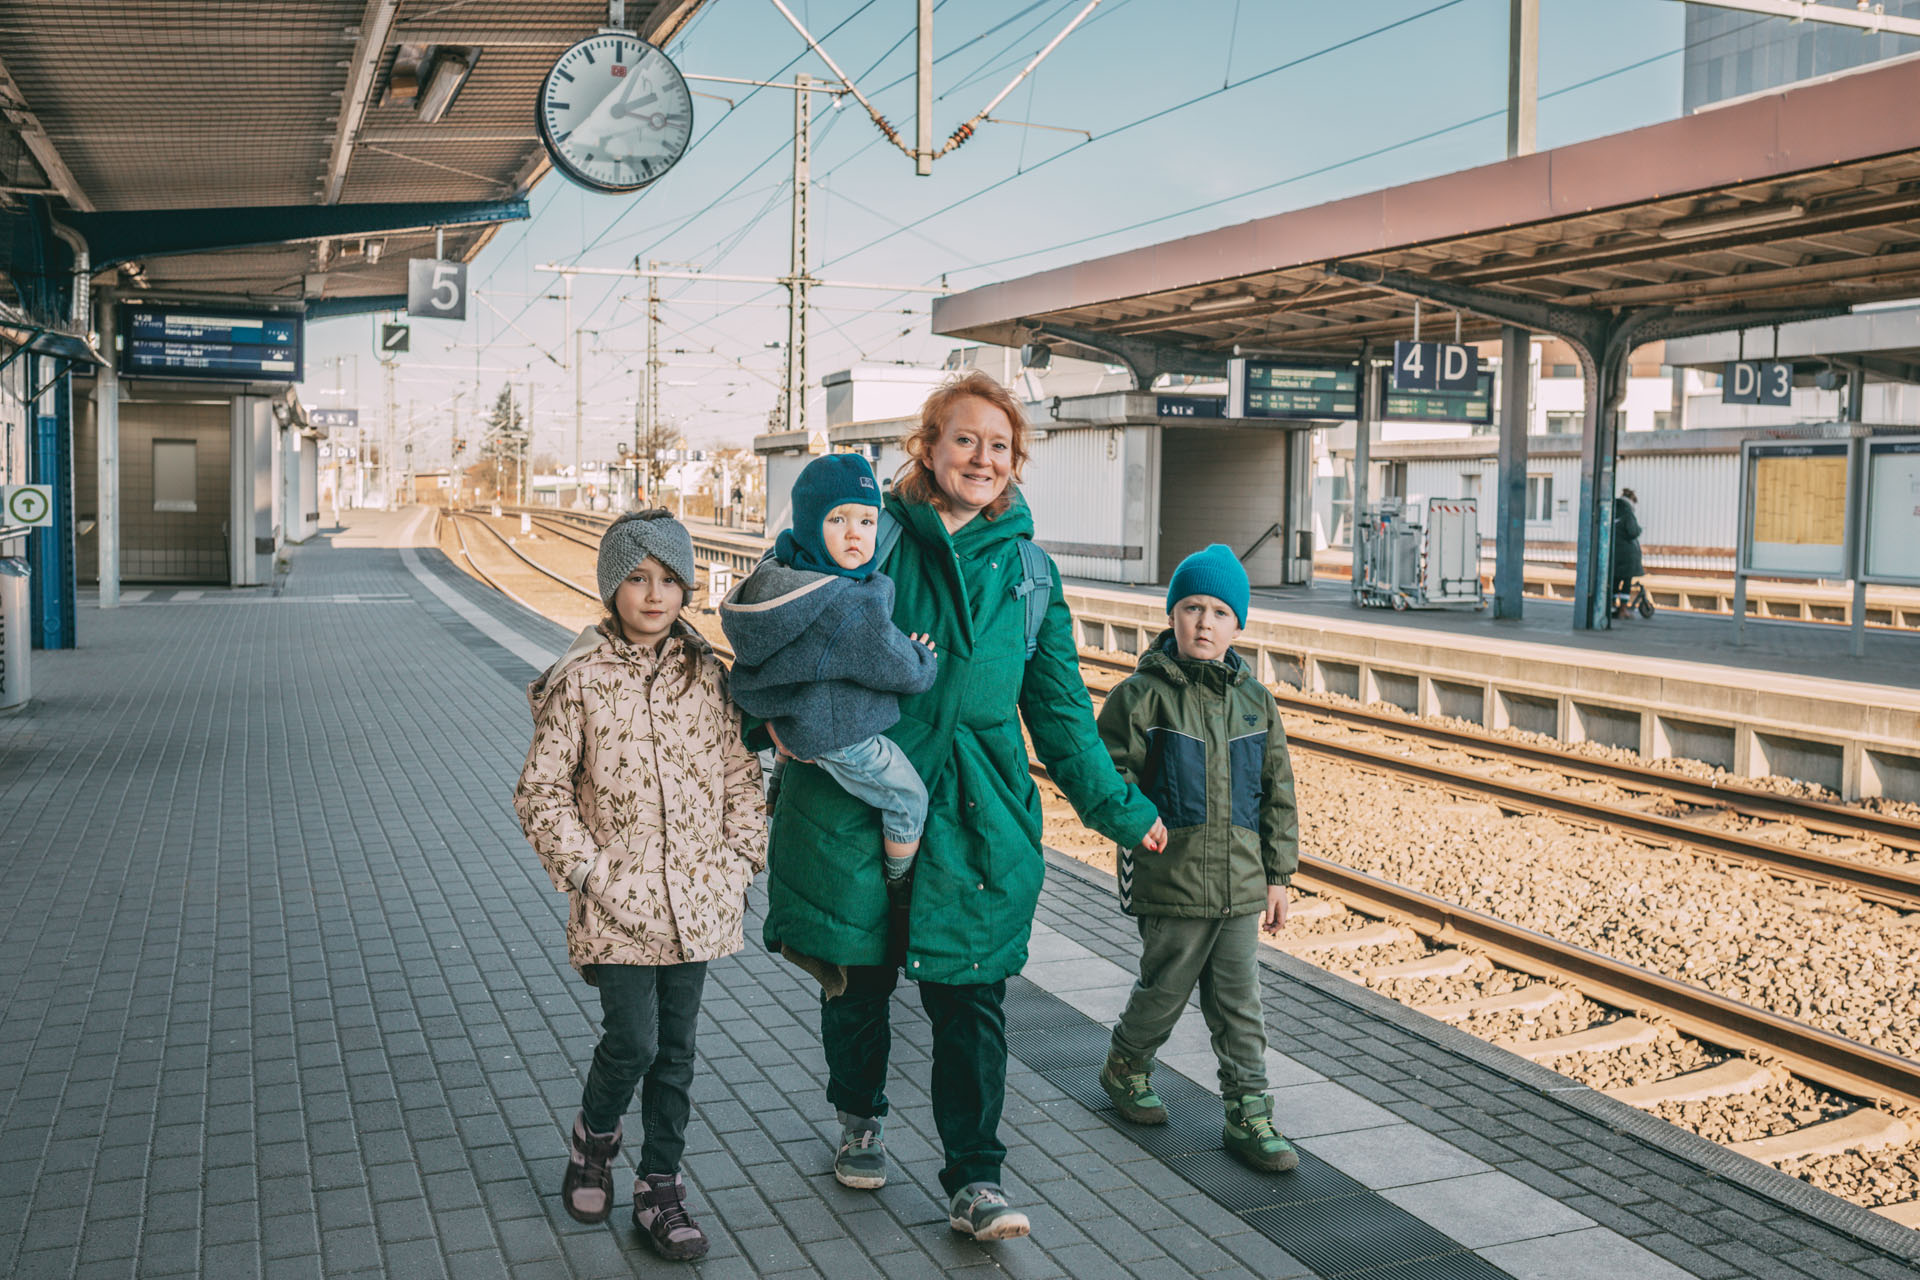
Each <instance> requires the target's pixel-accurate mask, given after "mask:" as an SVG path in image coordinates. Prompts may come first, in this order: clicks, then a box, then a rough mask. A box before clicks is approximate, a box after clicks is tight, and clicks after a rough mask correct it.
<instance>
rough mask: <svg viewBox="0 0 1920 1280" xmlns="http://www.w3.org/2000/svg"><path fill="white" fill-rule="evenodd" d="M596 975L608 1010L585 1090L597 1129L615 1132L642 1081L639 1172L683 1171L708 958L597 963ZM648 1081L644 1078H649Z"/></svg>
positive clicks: (584, 1102) (585, 1107) (583, 1099)
mask: <svg viewBox="0 0 1920 1280" xmlns="http://www.w3.org/2000/svg"><path fill="white" fill-rule="evenodd" d="M593 980H594V984H595V986H596V987H598V989H599V991H600V1008H601V1010H602V1012H603V1018H602V1027H603V1028H604V1029H603V1030H602V1032H601V1034H600V1044H599V1045H598V1046H597V1047H596V1048H595V1049H594V1051H593V1068H592V1070H590V1071H588V1072H587V1087H586V1089H585V1090H583V1091H582V1092H581V1095H580V1110H581V1111H583V1112H585V1113H586V1117H587V1127H588V1128H589V1129H591V1130H593V1131H594V1132H595V1133H612V1132H613V1128H614V1126H615V1125H617V1124H619V1123H620V1117H621V1116H623V1115H625V1114H626V1110H627V1107H628V1106H629V1105H630V1104H631V1103H632V1102H633V1090H634V1086H636V1085H640V1086H641V1089H640V1126H641V1128H642V1129H643V1130H644V1131H645V1134H646V1138H645V1143H644V1145H642V1146H641V1148H640V1172H641V1173H642V1174H648V1173H677V1172H679V1170H680V1153H681V1152H682V1151H684V1150H686V1146H687V1115H688V1113H689V1112H690V1111H691V1109H692V1106H691V1103H690V1102H689V1101H688V1098H687V1086H688V1085H690V1084H692V1083H693V1032H694V1027H695V1026H696V1025H697V1024H698V1023H699V1021H700V992H701V989H702V988H703V987H705V986H706V982H707V964H706V961H704V960H700V961H695V962H694V963H692V964H669V965H659V966H654V965H641V964H597V965H594V966H593ZM643 1082H644V1084H643Z"/></svg>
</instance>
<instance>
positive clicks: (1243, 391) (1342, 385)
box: [1227, 358, 1360, 422]
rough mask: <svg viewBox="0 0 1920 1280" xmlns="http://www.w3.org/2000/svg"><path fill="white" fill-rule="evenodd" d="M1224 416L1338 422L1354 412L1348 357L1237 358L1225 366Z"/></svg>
mask: <svg viewBox="0 0 1920 1280" xmlns="http://www.w3.org/2000/svg"><path fill="white" fill-rule="evenodd" d="M1227 387H1228V393H1227V416H1228V417H1230V418H1305V419H1313V420H1318V421H1329V422H1339V421H1342V420H1344V419H1348V418H1352V417H1355V416H1357V415H1358V413H1359V412H1360V366H1359V364H1358V363H1357V362H1354V361H1346V362H1340V361H1327V362H1325V363H1315V362H1312V361H1305V360H1253V359H1245V358H1239V359H1234V360H1232V361H1229V362H1228V364H1227Z"/></svg>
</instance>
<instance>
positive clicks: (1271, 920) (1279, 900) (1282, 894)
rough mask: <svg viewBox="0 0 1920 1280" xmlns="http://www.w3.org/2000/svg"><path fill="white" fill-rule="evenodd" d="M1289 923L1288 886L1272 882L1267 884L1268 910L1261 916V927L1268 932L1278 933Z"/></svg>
mask: <svg viewBox="0 0 1920 1280" xmlns="http://www.w3.org/2000/svg"><path fill="white" fill-rule="evenodd" d="M1286 924H1287V886H1285V885H1283V884H1270V885H1268V886H1267V912H1266V914H1265V915H1263V916H1261V917H1260V927H1261V928H1262V929H1263V930H1265V931H1266V932H1268V933H1278V932H1280V930H1282V929H1283V928H1285V927H1286Z"/></svg>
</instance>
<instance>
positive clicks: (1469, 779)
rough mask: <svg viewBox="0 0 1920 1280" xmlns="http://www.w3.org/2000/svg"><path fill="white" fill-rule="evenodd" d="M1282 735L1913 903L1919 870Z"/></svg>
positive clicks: (1377, 765)
mask: <svg viewBox="0 0 1920 1280" xmlns="http://www.w3.org/2000/svg"><path fill="white" fill-rule="evenodd" d="M1287 742H1288V744H1289V745H1290V746H1292V747H1295V748H1298V749H1300V750H1305V751H1311V752H1313V753H1314V754H1316V755H1323V756H1332V757H1334V758H1336V759H1340V760H1345V761H1347V762H1348V763H1350V764H1357V765H1360V766H1362V767H1363V768H1367V769H1372V770H1375V771H1378V772H1381V773H1390V774H1395V775H1399V776H1409V777H1414V778H1419V779H1421V780H1422V781H1425V782H1432V783H1436V784H1438V785H1440V786H1443V787H1447V788H1450V789H1453V790H1458V791H1469V792H1473V793H1475V794H1478V795H1486V796H1492V797H1493V798H1494V799H1496V800H1497V801H1500V802H1502V803H1503V804H1505V805H1509V806H1515V807H1519V808H1524V809H1527V810H1529V811H1531V812H1534V813H1544V814H1552V815H1555V816H1561V817H1571V818H1578V819H1582V820H1584V821H1586V822H1590V823H1593V824H1594V825H1596V826H1603V827H1609V828H1612V829H1614V830H1617V831H1627V832H1631V833H1633V834H1635V835H1639V836H1646V837H1650V838H1653V839H1656V840H1659V841H1661V842H1663V843H1669V844H1682V845H1690V846H1693V847H1695V848H1700V849H1705V850H1708V851H1710V852H1712V853H1717V854H1720V855H1722V856H1724V857H1729V858H1736V859H1738V860H1740V861H1741V862H1746V863H1751V864H1753V865H1755V866H1759V867H1763V868H1765V869H1767V870H1769V871H1776V872H1781V873H1784V874H1787V875H1791V876H1794V877H1796V878H1798V879H1803V880H1812V881H1815V882H1818V883H1821V884H1827V885H1831V886H1833V887H1835V888H1842V889H1847V890H1850V891H1852V892H1854V893H1858V894H1859V895H1860V896H1861V897H1863V898H1870V899H1873V900H1874V901H1876V902H1884V903H1887V904H1889V905H1892V906H1897V907H1900V908H1901V909H1903V910H1907V911H1913V910H1920V876H1916V875H1913V874H1910V873H1906V872H1901V871H1896V870H1893V869H1891V868H1886V867H1876V866H1872V865H1869V864H1867V863H1862V862H1855V861H1852V860H1851V859H1847V858H1839V857H1835V856H1834V855H1832V854H1825V853H1816V852H1813V851H1810V850H1806V849H1795V848H1792V847H1791V846H1789V845H1783V844H1776V843H1774V842H1773V841H1771V840H1762V839H1759V838H1758V837H1756V836H1747V835H1740V834H1738V833H1736V832H1731V831H1716V830H1714V829H1713V828H1711V827H1703V826H1700V825H1698V824H1696V823H1692V822H1687V821H1685V820H1683V819H1679V818H1663V817H1661V816H1659V815H1658V814H1651V813H1642V812H1640V811H1638V810H1634V809H1622V808H1618V807H1615V806H1611V805H1606V804H1600V803H1597V802H1595V801H1592V800H1584V799H1581V798H1579V797H1577V796H1570V795H1566V794H1564V793H1562V792H1557V791H1547V790H1544V789H1542V788H1538V787H1529V786H1524V785H1522V784H1520V783H1517V782H1502V781H1499V780H1498V779H1495V778H1487V777H1483V776H1481V775H1479V774H1476V773H1463V772H1461V771H1459V770H1457V769H1450V768H1448V767H1446V766H1445V765H1434V764H1423V763H1421V762H1420V761H1417V760H1408V759H1407V758H1406V757H1404V756H1397V755H1392V754H1389V753H1387V752H1383V751H1371V750H1368V749H1367V748H1365V747H1356V746H1352V745H1350V744H1348V743H1344V742H1335V741H1332V740H1330V739H1325V738H1317V737H1315V736H1313V735H1312V734H1311V733H1302V732H1294V733H1290V734H1288V735H1287Z"/></svg>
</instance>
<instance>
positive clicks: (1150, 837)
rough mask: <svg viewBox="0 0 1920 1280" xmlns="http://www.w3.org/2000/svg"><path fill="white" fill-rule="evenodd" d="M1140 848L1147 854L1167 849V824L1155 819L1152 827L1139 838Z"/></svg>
mask: <svg viewBox="0 0 1920 1280" xmlns="http://www.w3.org/2000/svg"><path fill="white" fill-rule="evenodd" d="M1140 847H1141V848H1142V849H1145V850H1146V851H1147V852H1148V853H1158V852H1160V851H1161V850H1162V849H1164V848H1166V847H1167V824H1166V823H1164V822H1162V821H1160V819H1158V818H1155V819H1154V820H1153V827H1152V828H1151V829H1150V830H1149V831H1148V832H1147V834H1146V835H1145V836H1143V837H1141V840H1140Z"/></svg>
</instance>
